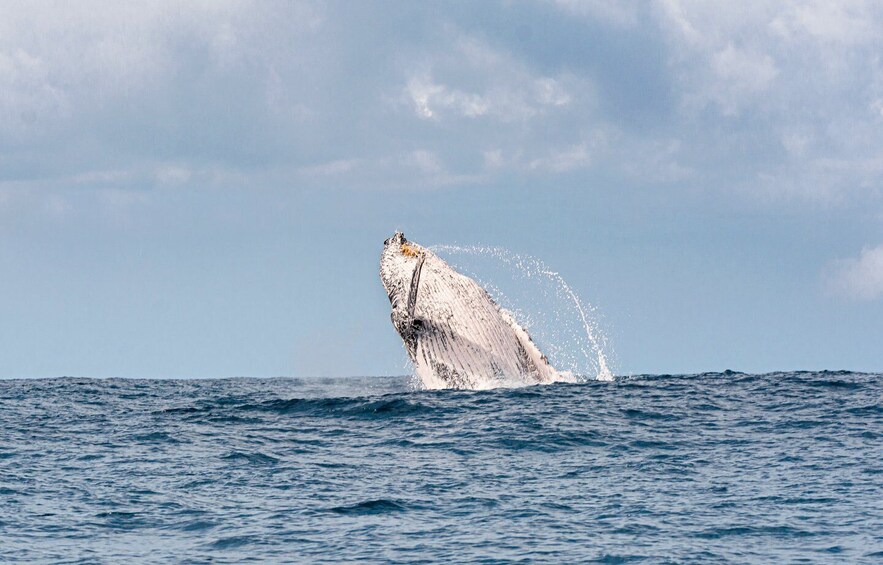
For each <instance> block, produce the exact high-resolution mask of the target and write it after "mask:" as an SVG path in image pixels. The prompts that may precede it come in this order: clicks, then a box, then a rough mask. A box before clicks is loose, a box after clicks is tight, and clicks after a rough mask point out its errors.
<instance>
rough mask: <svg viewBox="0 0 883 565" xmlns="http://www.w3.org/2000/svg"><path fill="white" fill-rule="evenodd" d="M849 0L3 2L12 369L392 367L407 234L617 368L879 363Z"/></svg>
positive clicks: (6, 275)
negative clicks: (508, 259) (484, 273)
mask: <svg viewBox="0 0 883 565" xmlns="http://www.w3.org/2000/svg"><path fill="white" fill-rule="evenodd" d="M881 30H883V10H881V9H880V8H879V6H877V5H876V4H873V3H865V2H842V3H836V4H835V3H830V2H782V1H772V2H748V3H727V4H720V3H707V2H678V1H674V0H665V1H663V0H661V1H656V2H616V3H606V2H595V1H583V2H581V1H578V0H569V1H567V0H562V1H558V2H554V1H539V2H526V1H525V2H508V1H506V2H446V3H438V2H421V3H409V2H348V3H338V2H298V3H292V2H279V3H273V2H261V3H247V2H223V1H216V2H191V3H186V4H184V5H181V3H179V2H161V1H160V2H150V3H144V4H141V5H138V6H136V5H133V4H130V3H125V4H124V5H122V4H120V3H113V2H107V3H102V2H78V3H75V4H70V3H63V2H57V3H52V2H42V3H31V2H21V3H7V4H5V5H4V8H3V11H2V13H0V376H4V377H31V376H59V375H78V376H96V377H103V376H126V377H139V376H140V377H173V376H194V377H209V376H232V375H246V376H272V375H292V376H310V375H375V374H401V373H402V372H403V368H402V360H403V354H402V349H401V344H400V341H399V339H398V337H397V335H396V334H395V332H394V330H393V329H392V327H391V324H390V322H389V317H388V316H389V310H388V302H387V300H386V296H385V294H384V292H383V289H382V287H381V285H380V282H379V278H378V275H377V263H378V258H379V253H380V250H381V247H382V242H383V240H384V239H385V238H386V237H388V236H389V235H390V234H391V233H392V232H393V231H394V230H395V229H402V230H404V231H405V233H406V234H407V235H408V236H409V237H412V238H413V239H415V240H416V241H419V242H421V243H423V244H427V245H430V244H443V243H447V244H462V245H470V244H485V245H493V246H500V247H505V248H507V249H510V250H512V251H514V252H518V253H523V254H528V255H533V256H536V257H539V258H541V259H542V260H543V261H544V262H545V263H546V264H548V265H549V266H551V267H553V268H555V269H557V270H558V271H560V272H561V274H562V275H563V276H564V277H565V278H566V279H567V280H568V282H569V283H570V284H571V285H572V286H573V287H574V288H575V289H576V290H577V291H578V292H579V294H580V296H581V297H582V298H583V299H584V300H586V301H588V302H590V303H592V304H593V305H595V307H596V308H597V310H598V313H599V315H600V316H602V320H601V325H602V327H603V328H604V329H605V333H606V334H607V336H608V339H609V341H610V343H611V346H612V349H613V350H614V352H615V354H614V360H615V363H614V368H615V369H616V371H617V372H619V373H641V372H652V373H662V372H687V371H689V372H692V371H704V370H723V369H726V368H733V369H741V370H746V371H767V370H775V369H801V368H807V369H821V368H830V369H840V368H847V369H856V370H877V371H879V370H881V369H883V346H881V344H883V191H881V180H883V61H881V58H880V53H883V33H880V32H881Z"/></svg>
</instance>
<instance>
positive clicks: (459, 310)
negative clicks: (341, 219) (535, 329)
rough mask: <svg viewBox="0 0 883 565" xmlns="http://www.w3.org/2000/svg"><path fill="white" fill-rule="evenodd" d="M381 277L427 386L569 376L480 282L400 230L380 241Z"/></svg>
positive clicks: (495, 383) (469, 386)
mask: <svg viewBox="0 0 883 565" xmlns="http://www.w3.org/2000/svg"><path fill="white" fill-rule="evenodd" d="M380 279H381V281H382V282H383V287H384V289H386V294H387V295H388V296H389V302H390V305H391V306H392V315H391V318H392V323H393V326H395V329H396V331H398V333H399V335H400V336H401V338H402V341H404V343H405V349H406V350H407V351H408V356H409V357H410V359H411V362H412V363H413V364H414V370H415V373H416V374H417V377H419V378H420V380H421V381H422V382H423V384H424V386H426V387H427V388H456V389H476V388H490V387H494V386H500V385H502V384H507V383H523V384H533V383H549V382H553V381H559V380H571V379H570V378H569V374H567V373H559V372H558V371H556V370H555V369H554V368H553V367H552V365H551V364H550V363H549V361H548V359H547V358H546V356H545V355H543V354H542V353H541V352H540V350H539V348H538V347H537V346H536V345H535V344H534V342H533V340H532V339H531V338H530V336H529V335H528V333H527V331H525V330H524V328H522V327H521V326H520V325H518V323H516V322H515V320H514V318H513V317H512V315H511V314H509V312H507V311H506V310H504V309H502V308H500V307H499V306H498V305H497V303H496V302H494V300H493V299H492V298H491V296H490V295H489V294H488V293H487V291H486V290H485V289H484V288H482V286H481V285H479V284H478V283H477V282H475V281H474V280H472V279H471V278H469V277H467V276H465V275H462V274H460V273H458V272H457V271H455V270H454V269H453V268H452V267H451V266H450V265H448V264H447V263H446V262H445V261H444V260H442V259H441V258H439V257H438V256H437V255H436V254H435V253H433V252H432V251H430V250H429V249H426V248H425V247H422V246H420V245H418V244H416V243H414V242H412V241H408V240H407V239H405V236H404V234H403V233H401V232H396V233H395V235H393V236H392V237H390V238H389V239H387V240H386V241H385V242H384V244H383V253H381V256H380Z"/></svg>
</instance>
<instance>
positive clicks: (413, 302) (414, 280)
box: [407, 253, 426, 320]
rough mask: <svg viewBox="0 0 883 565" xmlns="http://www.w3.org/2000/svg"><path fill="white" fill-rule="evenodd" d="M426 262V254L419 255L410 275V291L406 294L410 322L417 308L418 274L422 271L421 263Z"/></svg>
mask: <svg viewBox="0 0 883 565" xmlns="http://www.w3.org/2000/svg"><path fill="white" fill-rule="evenodd" d="M425 260H426V254H425V253H420V256H419V257H417V266H416V267H414V274H413V275H411V289H410V291H409V292H408V310H407V315H408V318H410V319H411V320H413V319H414V310H415V309H416V308H417V290H418V289H419V288H420V273H421V272H422V271H423V262H424V261H425Z"/></svg>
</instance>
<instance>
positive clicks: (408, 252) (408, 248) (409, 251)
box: [401, 243, 420, 257]
mask: <svg viewBox="0 0 883 565" xmlns="http://www.w3.org/2000/svg"><path fill="white" fill-rule="evenodd" d="M401 250H402V255H405V256H407V257H417V256H418V255H420V250H419V249H417V248H416V247H414V246H413V245H411V244H410V243H403V244H402V247H401Z"/></svg>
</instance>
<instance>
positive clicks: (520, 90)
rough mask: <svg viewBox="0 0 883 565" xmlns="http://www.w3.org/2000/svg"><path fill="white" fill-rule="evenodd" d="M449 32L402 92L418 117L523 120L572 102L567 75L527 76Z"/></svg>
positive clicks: (507, 58) (502, 56) (503, 57)
mask: <svg viewBox="0 0 883 565" xmlns="http://www.w3.org/2000/svg"><path fill="white" fill-rule="evenodd" d="M449 33H450V34H451V35H452V39H451V45H450V50H449V51H442V52H440V53H438V54H432V55H427V56H425V59H426V60H425V61H423V62H418V63H416V65H417V66H418V67H420V68H418V69H417V70H415V71H414V72H413V73H412V75H411V76H410V77H409V78H408V81H407V84H406V86H405V88H404V95H405V98H406V100H408V101H409V102H410V104H411V105H412V106H413V109H414V112H415V114H416V116H417V117H419V118H421V119H434V120H440V119H442V118H444V117H465V118H482V117H487V118H492V119H495V120H498V121H502V122H513V121H519V120H522V121H523V120H529V119H532V118H537V117H541V116H543V115H545V114H547V113H548V112H549V111H553V110H555V109H565V107H566V106H568V105H569V104H570V102H571V101H572V95H571V94H570V93H569V92H568V84H567V83H568V82H571V83H572V82H573V81H572V80H569V79H570V77H568V76H558V77H552V76H545V75H542V74H537V73H532V72H531V71H530V70H529V69H528V68H527V67H526V66H525V65H524V64H523V63H522V62H520V61H518V60H517V59H515V58H513V57H512V56H511V55H509V54H507V53H505V52H502V51H499V50H497V49H494V48H492V47H491V46H489V45H487V44H486V43H484V42H483V41H481V40H479V39H477V38H475V37H472V36H470V35H467V34H462V33H459V32H456V31H453V32H449ZM435 75H441V76H444V77H446V78H445V79H437V78H436V77H435ZM571 86H572V85H571ZM583 92H585V90H583Z"/></svg>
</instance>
